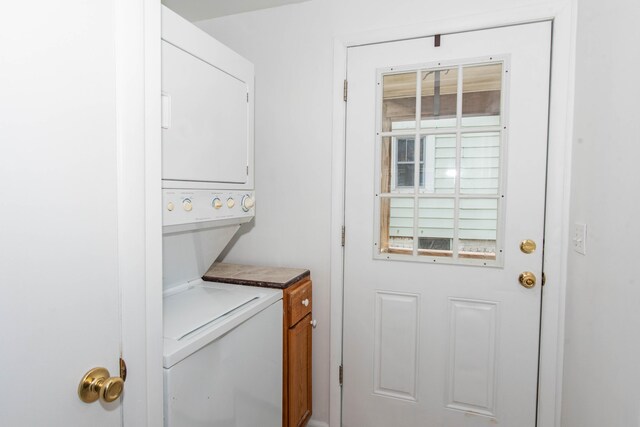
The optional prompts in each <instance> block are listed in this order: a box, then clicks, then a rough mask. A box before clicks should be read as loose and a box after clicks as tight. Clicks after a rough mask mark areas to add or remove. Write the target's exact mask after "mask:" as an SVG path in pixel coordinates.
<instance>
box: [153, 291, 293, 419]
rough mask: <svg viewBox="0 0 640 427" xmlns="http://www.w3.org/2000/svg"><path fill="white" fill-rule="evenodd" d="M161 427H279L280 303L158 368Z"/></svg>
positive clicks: (280, 366) (280, 400) (280, 380)
mask: <svg viewBox="0 0 640 427" xmlns="http://www.w3.org/2000/svg"><path fill="white" fill-rule="evenodd" d="M164 380H165V390H164V394H165V396H164V415H165V421H164V425H165V427H195V426H205V425H206V426H209V427H256V426H260V427H280V426H281V425H282V300H278V301H277V302H275V303H273V304H272V305H270V306H269V307H267V308H266V309H264V310H262V311H261V312H259V313H258V314H256V315H255V316H253V317H251V318H250V319H248V320H246V321H244V322H243V323H241V324H239V325H238V326H237V327H235V328H234V329H233V330H232V331H230V332H229V333H225V334H224V335H221V336H220V337H219V338H218V339H216V340H214V341H212V342H210V343H209V344H207V345H206V346H205V347H203V348H202V349H200V350H199V351H197V352H195V353H193V354H191V355H190V356H189V357H187V358H185V359H183V360H181V361H180V362H178V363H176V364H175V365H173V366H172V367H171V368H168V369H165V370H164Z"/></svg>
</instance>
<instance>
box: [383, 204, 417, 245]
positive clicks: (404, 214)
mask: <svg viewBox="0 0 640 427" xmlns="http://www.w3.org/2000/svg"><path fill="white" fill-rule="evenodd" d="M413 207H414V202H413V198H411V197H382V198H381V199H380V243H381V248H380V251H381V252H400V253H413Z"/></svg>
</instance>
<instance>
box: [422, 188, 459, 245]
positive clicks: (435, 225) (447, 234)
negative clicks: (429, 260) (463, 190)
mask: <svg viewBox="0 0 640 427" xmlns="http://www.w3.org/2000/svg"><path fill="white" fill-rule="evenodd" d="M454 208H455V201H454V199H431V198H421V199H419V202H418V254H419V255H428V256H445V257H450V256H451V255H452V253H451V242H452V240H453V226H454V215H453V213H454Z"/></svg>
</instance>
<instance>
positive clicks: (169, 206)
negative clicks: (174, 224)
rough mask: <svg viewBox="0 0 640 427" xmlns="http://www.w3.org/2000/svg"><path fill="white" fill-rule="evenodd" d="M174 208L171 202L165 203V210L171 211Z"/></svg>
mask: <svg viewBox="0 0 640 427" xmlns="http://www.w3.org/2000/svg"><path fill="white" fill-rule="evenodd" d="M174 209H175V206H174V205H173V202H169V203H167V210H168V211H169V212H171V211H173V210H174Z"/></svg>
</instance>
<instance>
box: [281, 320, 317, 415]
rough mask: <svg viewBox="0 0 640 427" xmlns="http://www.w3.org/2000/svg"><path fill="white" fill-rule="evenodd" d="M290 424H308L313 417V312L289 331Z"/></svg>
mask: <svg viewBox="0 0 640 427" xmlns="http://www.w3.org/2000/svg"><path fill="white" fill-rule="evenodd" d="M288 334H289V336H288V346H289V348H288V352H289V378H288V381H289V384H288V389H289V405H288V406H289V409H288V410H289V417H288V419H289V425H288V426H287V427H300V426H304V425H306V422H307V421H308V420H309V418H310V417H311V313H309V314H307V315H306V316H305V317H303V318H302V320H300V321H299V322H298V323H297V324H296V325H295V326H294V327H292V328H290V329H289V331H288Z"/></svg>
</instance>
